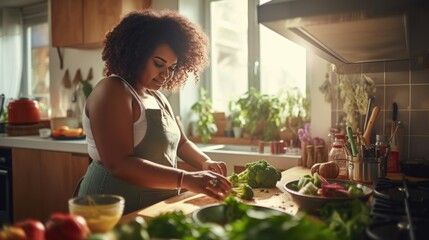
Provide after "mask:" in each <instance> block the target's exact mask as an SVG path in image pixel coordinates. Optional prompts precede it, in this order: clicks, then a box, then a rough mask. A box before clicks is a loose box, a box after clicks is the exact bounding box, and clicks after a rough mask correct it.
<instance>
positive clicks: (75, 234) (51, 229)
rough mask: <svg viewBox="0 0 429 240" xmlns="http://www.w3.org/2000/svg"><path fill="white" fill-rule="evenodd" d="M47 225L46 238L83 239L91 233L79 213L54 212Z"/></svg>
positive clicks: (56, 239)
mask: <svg viewBox="0 0 429 240" xmlns="http://www.w3.org/2000/svg"><path fill="white" fill-rule="evenodd" d="M45 226H46V234H45V237H46V240H81V239H84V238H86V237H88V236H89V235H90V234H91V232H90V230H89V228H88V225H87V223H86V221H85V219H84V218H83V217H81V216H78V215H71V214H63V213H54V214H52V215H51V217H50V218H49V220H48V221H47V222H46V225H45Z"/></svg>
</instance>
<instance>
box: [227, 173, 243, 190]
mask: <svg viewBox="0 0 429 240" xmlns="http://www.w3.org/2000/svg"><path fill="white" fill-rule="evenodd" d="M227 179H228V181H230V182H231V183H232V185H233V186H234V187H238V186H240V185H241V184H247V173H244V174H243V172H242V173H240V174H237V173H233V174H231V176H229V177H227Z"/></svg>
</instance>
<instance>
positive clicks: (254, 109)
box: [235, 88, 286, 141]
mask: <svg viewBox="0 0 429 240" xmlns="http://www.w3.org/2000/svg"><path fill="white" fill-rule="evenodd" d="M235 103H236V105H237V106H238V107H237V108H238V109H239V111H240V116H241V117H242V118H243V119H244V122H245V124H244V130H245V131H246V132H247V133H249V134H250V135H251V136H252V137H256V138H261V139H263V140H265V141H270V140H274V139H276V138H277V136H278V133H279V130H280V126H281V123H282V114H283V112H284V110H285V106H286V103H285V102H283V101H281V100H280V98H279V97H278V96H277V95H268V94H262V93H261V92H259V91H258V90H257V89H255V88H251V89H250V90H249V91H248V92H246V93H245V94H244V95H243V96H241V97H240V98H238V99H236V100H235Z"/></svg>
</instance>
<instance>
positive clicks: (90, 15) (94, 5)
mask: <svg viewBox="0 0 429 240" xmlns="http://www.w3.org/2000/svg"><path fill="white" fill-rule="evenodd" d="M121 2H122V1H118V0H83V19H84V21H83V22H84V24H83V36H84V42H85V44H99V45H100V46H101V44H102V42H103V41H104V38H105V35H106V33H107V32H108V31H110V30H111V28H113V27H114V26H115V25H116V24H118V22H119V20H120V17H121V9H122V7H121Z"/></svg>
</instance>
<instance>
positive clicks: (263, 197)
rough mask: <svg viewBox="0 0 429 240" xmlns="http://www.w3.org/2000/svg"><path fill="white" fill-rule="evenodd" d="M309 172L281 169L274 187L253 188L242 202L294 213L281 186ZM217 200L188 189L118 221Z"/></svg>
mask: <svg viewBox="0 0 429 240" xmlns="http://www.w3.org/2000/svg"><path fill="white" fill-rule="evenodd" d="M309 173H310V169H308V168H304V167H293V168H290V169H288V170H286V171H283V172H282V179H281V180H280V181H279V182H278V183H277V186H276V188H271V189H255V190H254V193H255V194H254V199H253V200H250V201H244V202H246V203H249V204H257V205H261V206H266V207H272V208H276V209H279V210H281V211H284V212H287V213H289V214H292V215H295V214H296V213H297V212H298V206H297V205H296V204H295V203H294V202H293V201H292V199H291V197H290V195H289V194H288V193H286V192H285V191H284V190H283V186H284V185H285V183H286V182H288V181H292V180H297V179H299V177H301V176H303V175H305V174H309ZM219 202H220V201H217V200H215V199H213V198H210V197H207V196H206V195H204V194H196V193H193V192H189V191H188V192H185V193H182V194H180V195H178V196H175V197H172V198H169V199H167V200H165V201H162V202H159V203H156V204H154V205H152V206H149V207H147V208H144V209H142V210H138V211H136V212H133V213H130V214H128V215H125V216H123V217H122V218H121V221H120V223H124V222H127V221H128V220H130V219H133V218H135V217H137V216H142V217H143V218H152V217H155V216H157V215H159V214H161V213H165V212H172V211H179V210H180V211H183V212H184V213H185V214H190V213H192V212H193V211H194V210H196V209H198V208H200V207H202V206H205V205H208V204H215V203H219Z"/></svg>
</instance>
